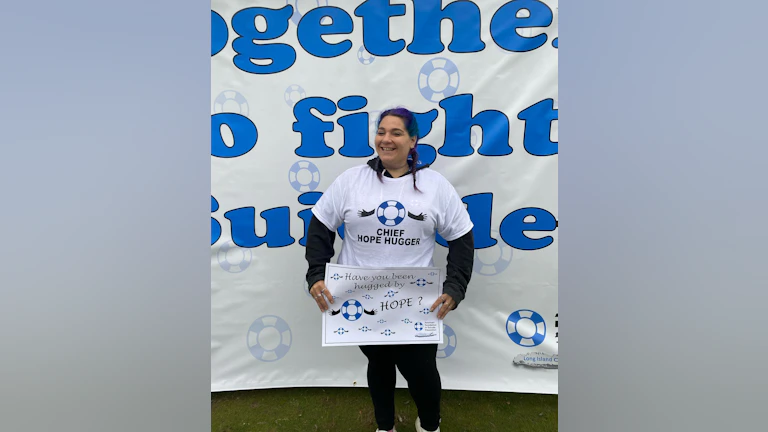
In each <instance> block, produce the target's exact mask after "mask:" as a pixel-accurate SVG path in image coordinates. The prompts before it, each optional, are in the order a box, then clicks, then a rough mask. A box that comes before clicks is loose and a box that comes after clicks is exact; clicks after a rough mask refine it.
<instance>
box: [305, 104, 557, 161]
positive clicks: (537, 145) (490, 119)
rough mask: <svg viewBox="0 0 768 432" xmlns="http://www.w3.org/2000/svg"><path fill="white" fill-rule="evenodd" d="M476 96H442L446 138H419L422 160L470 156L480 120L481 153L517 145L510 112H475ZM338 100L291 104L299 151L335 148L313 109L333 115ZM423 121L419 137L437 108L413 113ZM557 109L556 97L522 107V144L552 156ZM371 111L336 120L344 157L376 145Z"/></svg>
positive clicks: (367, 152)
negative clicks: (436, 146) (439, 140)
mask: <svg viewBox="0 0 768 432" xmlns="http://www.w3.org/2000/svg"><path fill="white" fill-rule="evenodd" d="M473 98H474V96H473V95H471V94H461V95H455V96H451V97H449V98H446V99H443V100H442V101H440V104H439V105H440V107H441V108H443V111H444V112H445V139H444V141H443V145H442V147H440V149H439V150H437V152H435V149H434V147H433V146H431V145H430V144H428V143H420V144H419V145H420V146H423V147H419V148H418V150H419V152H420V160H421V162H422V163H424V164H432V163H433V162H434V161H435V158H436V157H437V153H440V154H441V155H443V156H449V157H466V156H471V155H472V154H473V153H474V152H475V149H474V148H473V147H472V127H473V126H478V127H480V128H481V129H482V130H483V142H482V144H481V145H480V148H478V149H477V153H478V154H480V155H481V156H506V155H509V154H511V153H512V151H513V149H512V146H511V145H510V143H509V131H510V125H509V118H508V117H507V116H506V115H505V114H504V113H503V112H501V111H498V110H485V111H481V112H479V113H477V114H475V115H472V111H473V110H472V107H473V105H474V102H473ZM367 103H368V101H367V99H366V98H365V97H363V96H346V97H343V98H342V99H341V100H339V102H338V108H339V109H341V110H344V111H354V110H358V109H362V108H364V107H365V106H366V105H367ZM336 108H337V105H336V104H335V103H334V102H333V101H332V100H330V99H326V98H324V97H309V98H305V99H302V100H301V101H299V102H298V103H296V105H295V106H294V108H293V115H294V118H295V119H296V121H295V122H294V123H293V131H294V132H298V133H299V134H301V140H300V145H299V147H298V148H297V149H296V151H295V152H296V154H297V155H298V156H302V157H308V158H323V157H328V156H331V155H333V154H334V150H333V149H332V148H331V147H329V146H328V144H327V143H326V141H325V133H326V132H331V131H333V129H334V124H333V122H331V121H325V120H321V119H320V118H318V117H316V116H315V115H314V114H313V113H312V110H313V109H314V110H317V111H318V112H319V113H320V114H322V115H325V116H331V115H333V114H335V113H336ZM414 114H415V116H416V121H417V122H418V124H419V136H418V138H419V139H422V138H424V137H426V136H427V135H428V134H429V133H430V132H431V131H432V125H433V123H434V121H435V120H436V119H437V116H438V111H437V110H436V109H433V110H430V111H427V112H425V113H414ZM557 117H558V111H557V109H555V108H554V100H553V99H545V100H543V101H540V102H537V103H535V104H533V105H531V106H530V107H528V108H526V109H525V110H523V111H521V112H520V113H519V114H518V116H517V118H518V119H520V120H523V121H524V122H525V129H524V134H523V147H524V148H525V150H526V151H527V152H528V153H530V154H532V155H534V156H552V155H555V154H557V143H556V142H553V141H552V140H551V139H550V132H551V127H552V122H553V121H554V120H557ZM369 120H370V119H369V115H368V113H366V112H359V113H354V114H349V115H345V116H342V117H340V118H339V119H338V120H337V123H338V124H339V125H340V126H341V127H342V129H343V130H344V144H343V145H342V147H341V149H340V150H339V154H341V155H342V156H345V157H354V158H359V157H369V156H372V155H373V154H374V149H373V148H372V147H371V145H370V144H369V143H368V141H369V139H368V131H369V129H368V128H369V123H370V122H369Z"/></svg>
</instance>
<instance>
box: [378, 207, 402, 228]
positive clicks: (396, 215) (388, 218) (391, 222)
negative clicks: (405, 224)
mask: <svg viewBox="0 0 768 432" xmlns="http://www.w3.org/2000/svg"><path fill="white" fill-rule="evenodd" d="M376 217H377V218H379V222H381V223H382V224H384V225H386V226H397V225H399V224H400V222H402V221H403V219H405V207H404V206H403V205H402V204H400V203H399V202H397V201H384V202H383V203H381V204H380V205H379V208H377V209H376Z"/></svg>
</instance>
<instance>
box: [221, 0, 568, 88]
mask: <svg viewBox="0 0 768 432" xmlns="http://www.w3.org/2000/svg"><path fill="white" fill-rule="evenodd" d="M442 4H443V1H442V0H419V1H414V2H413V7H414V14H413V20H414V21H413V24H414V26H413V28H414V31H413V35H412V41H411V43H410V44H408V46H407V49H406V42H405V40H404V39H402V38H400V39H396V40H392V39H390V34H389V33H390V32H389V30H390V18H392V17H398V16H404V15H405V5H403V4H390V0H366V1H364V2H363V3H362V4H360V6H358V7H357V8H355V10H354V15H355V16H358V17H360V18H362V39H363V46H362V47H361V48H362V49H363V50H365V51H367V52H368V53H370V54H371V55H373V56H377V57H386V56H392V55H395V54H398V53H400V52H402V51H403V50H404V49H406V51H407V52H410V53H412V54H417V55H432V54H438V53H440V52H443V51H444V50H445V46H444V45H443V43H442V38H441V26H442V23H443V21H444V20H450V21H451V22H452V24H453V25H452V33H453V34H452V35H451V42H450V43H449V44H448V51H450V52H453V53H474V52H479V51H482V50H484V49H485V43H484V42H483V41H482V38H481V14H480V9H479V8H478V6H477V4H476V3H475V2H471V1H468V0H459V1H454V2H451V3H449V4H448V5H446V6H445V8H443V7H442ZM523 10H525V11H527V12H528V16H527V17H522V16H518V13H519V12H520V11H523ZM294 15H295V11H294V9H293V6H292V5H290V4H289V5H285V6H283V7H282V8H280V9H270V8H265V7H249V8H245V9H242V10H240V11H238V12H237V13H235V14H234V16H233V17H232V20H231V26H232V30H233V31H234V32H235V33H236V34H237V35H238V37H236V38H235V39H234V40H233V41H232V49H233V50H234V51H235V53H236V55H235V56H234V58H233V63H234V65H235V66H236V67H237V68H238V69H240V70H241V71H243V72H246V73H252V74H272V73H278V72H282V71H285V70H287V69H288V68H290V67H291V66H293V65H294V64H295V63H296V50H295V49H294V47H292V46H291V45H289V44H285V43H278V42H273V43H267V44H263V43H257V42H258V41H271V40H274V39H278V38H280V37H282V36H283V35H285V33H286V32H287V31H288V28H289V23H290V21H291V19H292V17H293V16H294ZM257 17H262V18H264V21H265V22H266V29H265V30H263V31H260V30H259V29H258V28H257V26H256V18H257ZM324 19H325V20H329V21H330V22H329V23H324ZM552 19H553V13H552V10H551V9H550V8H549V6H547V5H546V4H544V3H542V2H541V1H538V0H513V1H510V2H507V3H506V4H504V5H503V6H501V7H500V8H499V9H498V10H496V12H495V13H494V14H493V16H492V17H491V24H490V34H491V38H492V39H493V41H494V42H495V43H496V44H497V45H498V46H499V47H501V48H502V49H504V50H507V51H512V52H528V51H532V50H535V49H537V48H539V47H541V46H543V45H544V44H546V42H547V35H546V34H545V33H541V34H538V35H536V36H533V37H524V36H520V35H519V34H518V33H517V29H521V28H541V27H548V26H550V25H551V24H552ZM354 30H355V26H354V22H353V21H352V17H351V16H350V14H349V13H348V12H347V11H345V10H343V9H341V8H338V7H335V6H320V7H316V8H314V9H312V10H310V11H309V12H307V13H306V14H304V16H303V17H302V18H301V20H300V21H299V22H298V25H297V30H296V37H297V39H298V42H299V45H300V46H301V47H302V48H303V49H304V51H306V52H307V53H309V54H310V55H313V56H316V57H321V58H332V57H338V56H340V55H342V54H345V53H347V52H348V51H349V50H350V49H351V48H352V42H351V41H350V40H349V39H344V40H342V41H340V42H337V43H329V42H326V41H325V40H324V39H323V36H325V35H348V34H352V33H353V32H354ZM228 33H229V32H228V29H227V24H226V22H225V21H224V19H223V18H222V17H221V15H219V14H218V13H216V12H215V11H211V56H214V55H216V54H218V53H220V52H221V51H222V50H223V49H224V47H226V44H227V41H228V39H229V34H228ZM552 46H554V47H555V48H557V46H558V45H557V38H555V40H554V41H553V42H552Z"/></svg>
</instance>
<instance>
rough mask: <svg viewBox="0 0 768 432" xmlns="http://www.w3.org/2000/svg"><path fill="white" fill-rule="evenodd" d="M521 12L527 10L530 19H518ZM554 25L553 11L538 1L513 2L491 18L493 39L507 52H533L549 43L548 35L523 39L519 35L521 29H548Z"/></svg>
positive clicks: (519, 0) (515, 0) (520, 0)
mask: <svg viewBox="0 0 768 432" xmlns="http://www.w3.org/2000/svg"><path fill="white" fill-rule="evenodd" d="M521 10H527V11H528V13H529V14H530V15H529V16H528V17H518V16H517V14H518V12H520V11H521ZM550 24H552V9H550V8H549V6H547V5H545V4H544V3H542V2H540V1H538V0H513V1H511V2H509V3H507V4H505V5H504V6H502V7H501V8H499V10H497V11H496V13H495V14H494V15H493V18H491V37H492V38H493V40H494V42H496V44H497V45H498V46H499V47H501V48H502V49H505V50H507V51H512V52H527V51H533V50H535V49H536V48H539V47H541V46H542V45H544V44H545V43H547V35H546V34H539V35H536V36H534V37H523V36H520V35H519V34H517V29H519V28H531V27H548V26H549V25H550Z"/></svg>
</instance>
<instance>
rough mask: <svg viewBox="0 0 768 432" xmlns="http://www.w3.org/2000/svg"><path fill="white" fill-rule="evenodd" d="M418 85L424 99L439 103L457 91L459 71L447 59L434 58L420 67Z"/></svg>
mask: <svg viewBox="0 0 768 432" xmlns="http://www.w3.org/2000/svg"><path fill="white" fill-rule="evenodd" d="M418 85H419V91H420V92H421V95H422V96H424V99H426V100H428V101H430V102H440V101H441V100H443V99H445V98H447V97H450V96H453V95H454V94H456V91H457V90H458V89H459V69H458V68H457V67H456V64H455V63H453V62H452V61H450V60H448V59H447V58H444V57H437V58H434V59H432V60H429V61H428V62H426V63H424V66H422V67H421V70H420V71H419V79H418Z"/></svg>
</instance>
